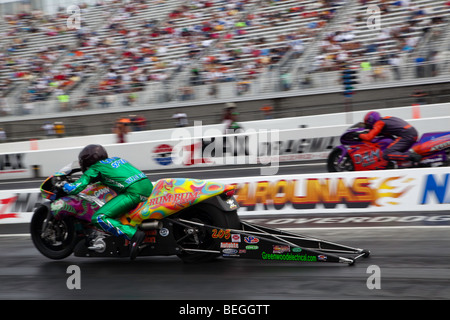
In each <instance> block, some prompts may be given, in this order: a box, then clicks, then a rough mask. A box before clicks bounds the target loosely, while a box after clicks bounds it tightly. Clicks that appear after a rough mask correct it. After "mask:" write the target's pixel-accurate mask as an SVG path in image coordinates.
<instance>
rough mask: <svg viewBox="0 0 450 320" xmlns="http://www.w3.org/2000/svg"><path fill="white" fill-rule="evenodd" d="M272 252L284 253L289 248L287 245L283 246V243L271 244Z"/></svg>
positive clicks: (288, 250)
mask: <svg viewBox="0 0 450 320" xmlns="http://www.w3.org/2000/svg"><path fill="white" fill-rule="evenodd" d="M272 248H273V253H285V252H290V251H291V248H290V247H289V246H284V245H279V244H276V245H273V246H272Z"/></svg>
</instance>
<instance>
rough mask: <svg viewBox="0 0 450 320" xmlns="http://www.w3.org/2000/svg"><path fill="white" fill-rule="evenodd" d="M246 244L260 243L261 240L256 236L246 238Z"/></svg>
mask: <svg viewBox="0 0 450 320" xmlns="http://www.w3.org/2000/svg"><path fill="white" fill-rule="evenodd" d="M244 242H245V243H258V242H259V239H258V238H256V237H254V236H247V237H244Z"/></svg>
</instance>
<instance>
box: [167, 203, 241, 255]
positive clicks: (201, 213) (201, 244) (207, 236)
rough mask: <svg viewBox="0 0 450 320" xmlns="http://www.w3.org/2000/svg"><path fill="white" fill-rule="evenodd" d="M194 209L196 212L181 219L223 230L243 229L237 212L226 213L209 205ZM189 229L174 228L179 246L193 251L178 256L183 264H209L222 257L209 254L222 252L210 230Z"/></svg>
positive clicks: (201, 228) (189, 213) (198, 206)
mask: <svg viewBox="0 0 450 320" xmlns="http://www.w3.org/2000/svg"><path fill="white" fill-rule="evenodd" d="M192 209H194V210H189V211H188V212H185V213H184V214H183V215H181V216H180V218H182V219H185V220H190V221H193V222H197V223H201V224H205V225H208V226H215V227H218V228H221V229H235V230H236V229H240V228H241V222H240V220H239V217H238V215H237V212H236V211H232V212H224V211H221V210H219V209H218V208H216V207H214V206H212V205H209V204H201V205H197V206H195V207H193V208H192ZM188 229H189V228H185V227H181V226H177V227H174V235H175V239H176V241H177V244H178V245H180V246H181V247H182V248H186V249H193V250H192V251H183V252H182V253H180V254H178V255H177V256H178V257H179V258H180V259H181V260H183V262H186V263H193V262H197V263H198V262H207V261H211V260H214V259H215V258H217V257H218V256H219V255H220V254H218V253H215V252H208V251H218V250H220V248H218V247H217V243H216V242H215V241H214V239H213V238H212V234H211V229H210V228H207V227H202V226H195V227H194V228H192V229H191V230H188ZM194 250H198V251H194Z"/></svg>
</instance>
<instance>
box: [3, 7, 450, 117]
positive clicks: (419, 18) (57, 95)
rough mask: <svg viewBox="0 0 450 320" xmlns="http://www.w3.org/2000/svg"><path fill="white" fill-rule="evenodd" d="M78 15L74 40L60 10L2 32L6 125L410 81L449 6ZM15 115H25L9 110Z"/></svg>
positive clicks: (8, 20)
mask: <svg viewBox="0 0 450 320" xmlns="http://www.w3.org/2000/svg"><path fill="white" fill-rule="evenodd" d="M370 5H375V6H376V9H377V10H379V13H380V23H381V26H380V28H377V27H376V26H370V27H369V26H368V22H369V17H370V14H372V13H371V12H368V11H367V8H368V6H370ZM80 7H81V12H80V14H81V29H75V30H67V28H66V25H67V19H68V17H69V14H67V13H66V12H65V11H64V10H62V11H61V12H59V13H57V14H56V15H52V16H48V15H44V14H43V13H41V12H37V11H36V12H31V13H27V14H25V13H24V14H17V15H11V16H5V17H4V19H3V21H0V34H2V37H1V39H0V45H1V48H2V50H1V51H0V97H3V106H2V105H0V107H2V108H3V109H2V110H3V114H11V113H12V114H16V115H17V114H23V113H30V112H31V113H33V112H35V110H34V109H33V103H36V102H39V101H48V102H49V103H46V104H45V105H46V109H45V110H44V112H51V111H60V110H65V108H67V109H69V108H71V109H76V108H82V107H83V105H82V104H81V102H80V101H82V100H86V99H85V98H87V100H90V101H91V107H94V108H95V107H100V106H107V105H110V102H111V101H115V102H114V105H116V106H121V105H122V104H125V105H130V104H133V102H134V101H135V97H136V96H135V94H136V93H138V96H139V103H140V104H141V105H145V104H148V103H150V102H158V101H167V100H187V99H211V98H219V97H220V98H227V97H235V96H236V95H244V94H248V93H253V94H258V93H261V92H263V91H267V92H270V91H274V90H275V91H277V90H292V89H304V88H311V87H320V86H322V87H324V86H330V87H331V86H337V85H338V84H339V70H340V68H341V67H342V63H343V62H346V63H347V64H352V65H353V66H356V67H357V68H359V69H360V70H361V74H360V77H361V82H362V83H364V84H367V83H373V82H376V81H386V80H394V79H395V80H396V79H399V78H405V76H417V74H414V75H413V74H412V73H411V72H413V71H411V70H415V69H414V68H415V67H416V66H417V64H418V63H421V61H423V60H430V54H431V52H429V51H427V50H424V49H423V48H424V47H429V44H430V43H431V42H432V41H435V42H439V41H442V39H443V38H445V36H446V33H445V32H442V30H444V29H442V28H444V27H446V26H448V20H449V16H450V14H449V6H448V5H447V4H446V3H445V2H443V1H434V0H418V1H414V3H410V2H409V1H408V0H399V1H394V0H391V1H382V0H380V1H375V0H373V1H368V0H334V1H333V0H323V1H314V0H305V1H300V2H299V1H295V0H277V1H276V0H246V1H238V0H233V1H222V0H189V1H183V0H133V1H129V2H124V3H122V2H118V1H111V2H105V3H101V4H99V5H96V6H84V5H81V4H80ZM344 9H345V10H344ZM370 21H371V22H372V21H374V20H373V19H372V20H370ZM440 28H441V29H440ZM435 31H436V32H435ZM433 43H434V42H433ZM439 43H440V42H439ZM433 48H439V46H433ZM420 49H421V50H420ZM421 59H422V60H421ZM397 63H399V66H400V67H405V68H406V67H407V69H401V68H396V66H397V65H396V64H397ZM366 69H367V70H366ZM398 70H400V71H399V72H397V71H398ZM405 70H406V71H405ZM366 71H368V72H366ZM274 75H275V76H274ZM269 80H270V81H269ZM265 81H266V82H270V83H269V85H263V84H267V83H266V82H265ZM255 84H258V85H255ZM219 88H220V89H219ZM218 90H220V94H219V93H218ZM161 93H164V96H161ZM166 93H169V94H168V95H167V94H166ZM193 93H195V94H193ZM69 95H70V100H68V99H69V98H68V96H69ZM66 96H67V97H66ZM106 97H108V98H113V99H112V100H106ZM118 97H120V99H118ZM58 99H59V100H58ZM5 101H6V103H5ZM68 101H70V103H68V104H67V102H68ZM50 102H51V103H50ZM65 102H66V104H64V103H65ZM92 102H93V103H92ZM5 104H7V105H9V107H10V109H8V108H5ZM16 104H20V105H22V108H20V109H18V108H13V109H11V105H16ZM24 105H25V106H29V108H28V107H27V108H24V107H23V106H24ZM39 112H42V110H40V111H39Z"/></svg>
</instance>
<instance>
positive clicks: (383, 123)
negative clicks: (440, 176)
mask: <svg viewBox="0 0 450 320" xmlns="http://www.w3.org/2000/svg"><path fill="white" fill-rule="evenodd" d="M364 123H365V124H366V127H367V128H368V129H370V131H369V132H368V133H362V134H360V135H359V138H360V139H361V140H364V141H372V139H373V138H375V137H376V136H377V135H379V134H381V135H386V136H394V138H395V140H394V141H393V142H392V143H391V144H390V145H389V146H388V147H387V148H386V149H385V150H384V152H383V158H384V159H385V160H387V161H389V162H390V163H389V166H390V167H395V166H396V163H397V161H407V160H410V161H413V162H415V163H416V162H419V161H420V159H421V156H420V155H418V154H417V153H415V152H410V151H409V148H410V147H411V146H412V145H413V144H414V143H415V142H416V141H417V136H418V133H417V130H416V129H415V128H414V127H413V126H412V125H410V124H409V123H408V122H406V121H405V120H403V119H400V118H397V117H391V116H388V117H381V115H380V114H379V113H378V112H376V111H370V112H368V113H367V114H366V116H365V117H364Z"/></svg>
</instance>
